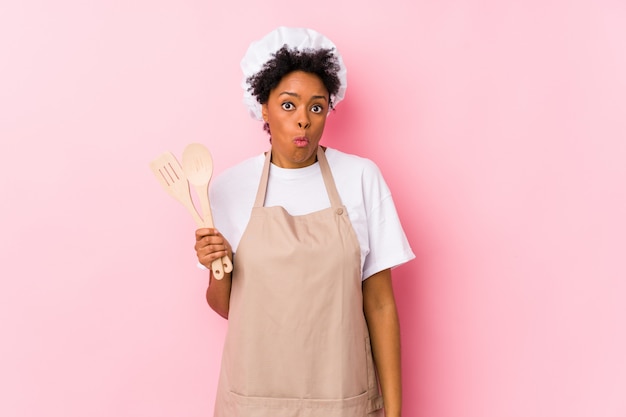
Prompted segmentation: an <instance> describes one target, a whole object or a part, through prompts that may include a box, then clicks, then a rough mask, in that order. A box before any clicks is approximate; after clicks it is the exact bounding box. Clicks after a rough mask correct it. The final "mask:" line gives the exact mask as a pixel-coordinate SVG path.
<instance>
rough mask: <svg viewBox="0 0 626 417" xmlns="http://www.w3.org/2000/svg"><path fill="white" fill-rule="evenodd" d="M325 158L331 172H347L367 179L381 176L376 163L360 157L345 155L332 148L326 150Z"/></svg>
mask: <svg viewBox="0 0 626 417" xmlns="http://www.w3.org/2000/svg"><path fill="white" fill-rule="evenodd" d="M326 158H327V159H328V164H329V165H330V167H331V169H333V170H337V169H338V170H341V171H344V170H347V171H349V172H352V173H360V174H361V175H365V177H369V178H371V177H379V176H381V173H380V169H379V168H378V166H377V165H376V163H375V162H374V161H372V160H371V159H367V158H364V157H362V156H358V155H354V154H349V153H345V152H342V151H339V150H337V149H334V148H327V149H326Z"/></svg>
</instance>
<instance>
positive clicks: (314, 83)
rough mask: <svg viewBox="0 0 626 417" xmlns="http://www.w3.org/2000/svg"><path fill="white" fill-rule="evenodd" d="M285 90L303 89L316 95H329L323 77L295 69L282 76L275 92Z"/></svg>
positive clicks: (295, 90)
mask: <svg viewBox="0 0 626 417" xmlns="http://www.w3.org/2000/svg"><path fill="white" fill-rule="evenodd" d="M283 91H289V92H297V91H301V92H310V93H311V94H315V95H325V96H327V95H328V90H327V89H326V86H324V83H323V82H322V79H321V78H320V77H318V76H317V75H316V74H312V73H310V72H304V71H293V72H290V73H289V74H287V75H285V76H284V77H283V78H281V80H280V82H279V83H278V85H277V86H276V88H275V89H274V91H273V92H277V93H278V94H280V93H281V92H283Z"/></svg>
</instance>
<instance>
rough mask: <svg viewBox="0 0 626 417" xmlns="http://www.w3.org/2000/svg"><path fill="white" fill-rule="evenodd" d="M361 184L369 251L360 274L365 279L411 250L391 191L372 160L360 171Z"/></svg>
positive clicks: (403, 259)
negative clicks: (361, 175)
mask: <svg viewBox="0 0 626 417" xmlns="http://www.w3.org/2000/svg"><path fill="white" fill-rule="evenodd" d="M363 187H364V189H363V194H364V204H365V209H366V215H367V227H368V243H369V253H368V254H367V257H366V258H365V263H364V265H363V278H364V279H366V278H368V277H370V276H372V275H374V274H375V273H377V272H380V271H382V270H384V269H388V268H393V267H396V266H398V265H401V264H403V263H405V262H408V261H410V260H411V259H414V258H415V254H414V253H413V251H412V250H411V247H410V245H409V242H408V239H407V237H406V234H405V233H404V229H403V228H402V224H401V223H400V218H399V217H398V212H397V210H396V207H395V204H394V202H393V198H392V196H391V191H390V190H389V187H388V186H387V184H386V182H385V180H384V178H383V176H382V174H381V173H380V170H379V169H378V167H377V166H376V165H374V164H373V163H372V165H371V169H369V170H367V173H366V174H365V175H364V182H363Z"/></svg>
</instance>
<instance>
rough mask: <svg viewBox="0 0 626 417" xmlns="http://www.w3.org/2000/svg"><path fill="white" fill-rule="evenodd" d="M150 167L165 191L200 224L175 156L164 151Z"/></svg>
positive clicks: (184, 177)
mask: <svg viewBox="0 0 626 417" xmlns="http://www.w3.org/2000/svg"><path fill="white" fill-rule="evenodd" d="M150 169H151V170H152V172H153V173H154V176H155V177H156V178H157V180H158V181H159V183H160V184H161V186H162V187H163V188H164V189H165V191H167V193H168V194H169V195H171V196H172V197H174V198H175V199H176V200H178V201H179V202H181V203H182V205H183V206H185V208H186V209H187V210H188V211H189V212H190V213H191V215H192V217H193V219H194V220H195V222H196V224H198V225H202V224H203V221H202V218H201V217H200V215H199V214H198V211H197V210H196V207H195V206H194V205H193V200H192V199H191V193H190V190H189V182H188V181H187V178H186V176H185V173H184V172H183V168H182V167H181V166H180V163H179V162H178V160H177V159H176V157H175V156H174V155H173V154H172V153H171V152H165V153H163V154H161V155H159V156H158V157H157V158H156V159H155V160H154V161H152V162H150Z"/></svg>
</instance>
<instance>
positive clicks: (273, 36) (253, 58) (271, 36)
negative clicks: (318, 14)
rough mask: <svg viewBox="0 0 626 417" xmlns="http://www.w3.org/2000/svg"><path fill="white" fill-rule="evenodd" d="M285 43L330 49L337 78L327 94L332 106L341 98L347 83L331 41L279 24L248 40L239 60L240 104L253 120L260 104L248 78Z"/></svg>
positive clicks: (314, 33)
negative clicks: (335, 86)
mask: <svg viewBox="0 0 626 417" xmlns="http://www.w3.org/2000/svg"><path fill="white" fill-rule="evenodd" d="M285 45H286V46H287V47H288V48H289V49H297V50H299V51H303V50H307V49H332V50H333V55H334V56H335V57H336V58H337V64H338V65H339V71H338V73H337V77H338V78H339V90H338V91H337V94H334V95H332V96H331V97H330V100H331V102H332V103H333V106H336V105H337V103H339V102H340V101H341V100H343V98H344V96H345V94H346V88H347V86H348V81H347V77H346V74H347V70H346V67H345V65H344V63H343V60H342V59H341V55H339V52H338V51H337V47H336V46H335V44H334V43H332V41H331V40H330V39H328V38H327V37H325V36H324V35H322V34H321V33H318V32H316V31H314V30H313V29H306V28H289V27H284V26H281V27H279V28H277V29H275V30H273V31H272V32H270V33H268V34H267V35H265V36H264V37H263V38H261V39H260V40H258V41H254V42H252V43H251V44H250V46H249V47H248V51H247V52H246V54H245V55H244V57H243V59H242V60H241V70H242V71H243V80H242V81H241V87H242V88H243V103H244V104H245V106H246V107H247V108H248V112H249V113H250V116H252V117H253V118H255V119H257V120H263V116H262V114H261V104H260V103H259V102H258V101H257V99H256V97H255V96H253V95H252V93H251V92H250V91H249V89H250V83H249V82H248V79H249V78H250V77H252V76H253V75H255V74H256V73H258V72H259V71H261V69H262V68H263V66H264V65H265V63H267V62H268V61H269V60H270V59H271V58H272V55H273V54H274V53H276V52H277V51H278V50H279V49H280V48H282V47H283V46H285Z"/></svg>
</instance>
